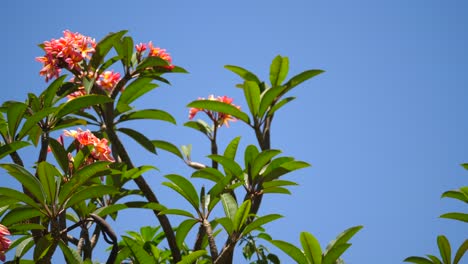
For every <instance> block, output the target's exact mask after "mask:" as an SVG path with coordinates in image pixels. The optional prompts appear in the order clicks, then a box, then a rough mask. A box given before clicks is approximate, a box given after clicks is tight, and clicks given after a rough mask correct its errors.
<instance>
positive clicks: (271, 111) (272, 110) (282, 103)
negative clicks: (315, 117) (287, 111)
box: [268, 97, 296, 116]
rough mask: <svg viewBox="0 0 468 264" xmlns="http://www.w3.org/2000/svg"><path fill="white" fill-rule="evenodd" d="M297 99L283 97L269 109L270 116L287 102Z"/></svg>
mask: <svg viewBox="0 0 468 264" xmlns="http://www.w3.org/2000/svg"><path fill="white" fill-rule="evenodd" d="M294 99H296V97H286V98H284V99H282V100H281V101H279V102H278V103H277V104H275V105H274V106H273V107H272V108H271V109H270V111H268V116H272V115H273V114H274V113H275V112H276V111H278V109H280V108H281V107H283V106H284V105H285V104H287V103H289V102H291V101H292V100H294Z"/></svg>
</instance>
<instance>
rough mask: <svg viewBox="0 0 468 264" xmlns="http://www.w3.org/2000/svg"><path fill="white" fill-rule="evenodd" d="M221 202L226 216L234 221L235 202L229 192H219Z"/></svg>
mask: <svg viewBox="0 0 468 264" xmlns="http://www.w3.org/2000/svg"><path fill="white" fill-rule="evenodd" d="M221 203H222V204H223V208H224V212H225V213H226V217H227V218H229V219H231V221H233V222H234V218H235V216H236V213H237V202H236V200H235V199H234V197H232V195H231V194H230V193H223V194H221Z"/></svg>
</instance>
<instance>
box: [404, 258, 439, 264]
mask: <svg viewBox="0 0 468 264" xmlns="http://www.w3.org/2000/svg"><path fill="white" fill-rule="evenodd" d="M403 261H404V262H411V263H417V264H434V263H433V262H432V261H430V260H428V259H426V258H423V257H409V258H405V260H403Z"/></svg>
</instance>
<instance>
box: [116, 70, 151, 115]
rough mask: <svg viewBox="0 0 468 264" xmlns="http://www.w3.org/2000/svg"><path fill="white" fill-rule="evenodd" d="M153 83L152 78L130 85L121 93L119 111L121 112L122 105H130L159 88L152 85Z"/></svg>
mask: <svg viewBox="0 0 468 264" xmlns="http://www.w3.org/2000/svg"><path fill="white" fill-rule="evenodd" d="M152 81H153V80H152V79H151V78H138V79H136V80H135V81H133V82H132V83H130V84H129V85H128V86H127V87H126V88H125V90H123V92H122V93H121V95H120V98H119V101H118V102H117V109H118V110H119V109H120V106H121V105H128V104H130V103H132V102H133V101H135V100H136V99H138V98H139V97H141V96H142V95H144V94H146V93H148V92H149V91H151V90H153V89H154V88H156V87H158V85H157V84H155V83H151V82H152ZM119 112H123V111H119Z"/></svg>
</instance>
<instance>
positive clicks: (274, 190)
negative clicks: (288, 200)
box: [263, 187, 291, 194]
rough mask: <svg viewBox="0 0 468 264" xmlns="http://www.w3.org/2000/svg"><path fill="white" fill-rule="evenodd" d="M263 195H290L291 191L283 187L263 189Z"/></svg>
mask: <svg viewBox="0 0 468 264" xmlns="http://www.w3.org/2000/svg"><path fill="white" fill-rule="evenodd" d="M263 193H278V194H291V191H289V190H288V189H286V188H283V187H268V188H265V187H263Z"/></svg>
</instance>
